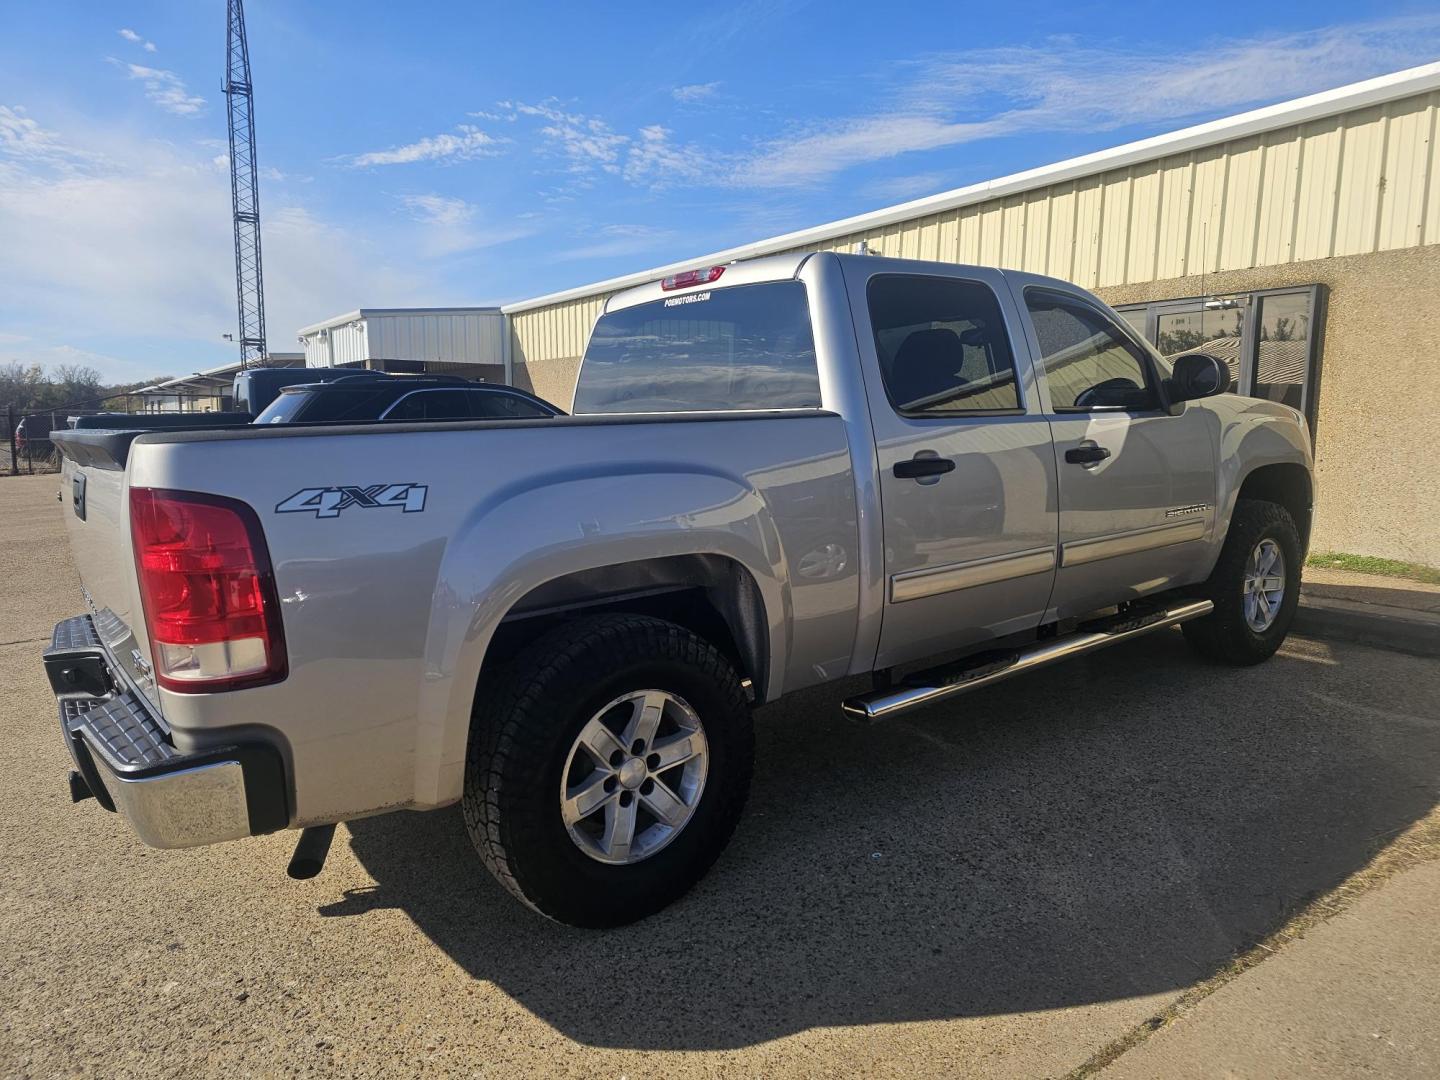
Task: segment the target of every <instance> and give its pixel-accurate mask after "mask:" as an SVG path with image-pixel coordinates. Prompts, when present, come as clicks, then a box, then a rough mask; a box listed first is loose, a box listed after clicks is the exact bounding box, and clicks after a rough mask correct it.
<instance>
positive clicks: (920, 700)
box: [840, 600, 1215, 723]
mask: <svg viewBox="0 0 1440 1080" xmlns="http://www.w3.org/2000/svg"><path fill="white" fill-rule="evenodd" d="M1214 607H1215V605H1214V604H1212V603H1211V602H1210V601H1209V600H1191V601H1188V602H1186V603H1183V604H1175V605H1172V606H1170V607H1167V608H1162V609H1160V610H1157V611H1153V612H1149V613H1147V614H1144V615H1119V616H1115V617H1114V618H1112V619H1109V620H1107V621H1106V622H1105V623H1102V624H1100V625H1101V626H1102V627H1103V628H1102V629H1098V630H1079V631H1077V632H1075V633H1073V634H1067V635H1066V636H1065V637H1061V638H1055V639H1053V640H1051V641H1045V642H1039V643H1037V644H1035V645H1032V646H1030V647H1028V648H1025V649H1021V650H1018V651H1015V652H1010V653H1003V654H1000V655H999V656H995V655H993V654H992V655H991V656H989V657H988V658H985V659H981V660H980V661H978V662H977V661H976V660H975V659H973V658H972V659H971V660H969V661H968V662H967V663H966V664H965V666H959V667H953V666H952V667H943V668H933V669H931V670H930V671H921V672H917V673H916V674H914V675H912V676H910V677H909V679H907V680H906V682H905V683H903V684H901V685H900V686H896V687H892V688H891V689H888V690H872V691H871V692H870V693H868V694H860V695H858V696H857V697H853V698H850V699H849V700H847V701H846V702H845V703H844V704H843V705H841V706H840V707H841V709H842V710H843V711H844V713H845V715H846V716H848V717H850V719H852V720H859V721H863V722H865V723H874V722H875V721H877V720H888V719H889V718H890V717H892V716H898V715H900V714H901V713H906V712H909V711H910V710H911V709H918V708H921V707H922V706H925V705H933V704H935V703H936V702H937V701H944V700H946V699H947V698H952V697H955V696H956V695H959V694H963V693H965V692H966V691H967V690H974V689H977V688H978V687H981V686H989V685H991V684H992V683H997V682H1001V681H1003V680H1005V679H1009V678H1013V677H1014V676H1016V675H1021V674H1024V673H1025V672H1027V671H1034V670H1035V669H1036V668H1042V667H1047V666H1049V665H1050V664H1057V663H1059V662H1060V661H1061V660H1068V659H1070V658H1071V657H1072V656H1080V655H1082V654H1084V653H1089V652H1094V651H1095V650H1096V649H1103V648H1106V647H1107V646H1110V645H1117V644H1119V643H1120V642H1122V641H1129V640H1131V639H1132V638H1137V637H1141V636H1142V635H1144V634H1148V633H1150V632H1151V631H1154V630H1164V629H1165V628H1166V627H1170V626H1179V625H1180V624H1181V623H1183V622H1189V621H1190V620H1191V619H1198V618H1200V616H1202V615H1208V614H1210V612H1211V611H1212V610H1213V609H1214Z"/></svg>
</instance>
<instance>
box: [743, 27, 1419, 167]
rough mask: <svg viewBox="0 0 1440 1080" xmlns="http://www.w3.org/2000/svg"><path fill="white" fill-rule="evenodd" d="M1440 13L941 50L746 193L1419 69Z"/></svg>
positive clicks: (808, 140) (792, 150) (749, 163)
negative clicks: (1252, 31) (881, 99)
mask: <svg viewBox="0 0 1440 1080" xmlns="http://www.w3.org/2000/svg"><path fill="white" fill-rule="evenodd" d="M1437 50H1440V16H1432V15H1421V16H1412V17H1406V18H1398V19H1390V20H1385V21H1379V22H1371V23H1360V24H1351V25H1347V26H1336V27H1329V28H1325V29H1322V30H1315V31H1307V32H1303V33H1295V34H1277V35H1270V36H1267V37H1259V38H1257V37H1249V38H1246V39H1245V40H1243V41H1240V42H1235V43H1228V44H1226V43H1220V44H1215V45H1212V46H1210V47H1207V48H1205V49H1197V50H1196V51H1194V52H1193V53H1191V54H1189V55H1187V56H1186V57H1185V58H1184V62H1183V63H1177V62H1176V58H1175V56H1174V55H1172V54H1166V53H1161V52H1157V51H1156V50H1153V49H1148V48H1143V47H1136V48H1133V49H1117V48H1100V47H1087V46H1083V45H1078V44H1077V43H1076V42H1074V41H1073V40H1070V39H1065V40H1057V41H1054V42H1051V43H1048V44H1047V45H1045V46H1043V47H1040V46H1028V47H1010V48H999V49H983V50H974V51H970V52H967V53H965V54H963V55H959V54H955V55H938V56H933V57H930V58H928V59H926V60H923V61H919V62H917V63H915V64H913V65H910V66H909V67H908V69H907V72H906V74H907V78H906V79H905V80H904V81H903V82H902V83H900V84H899V85H898V86H897V87H896V88H895V89H894V91H893V92H892V95H891V97H892V100H891V101H890V102H888V103H887V107H886V108H884V109H883V110H879V111H877V112H875V113H873V114H868V115H861V116H854V117H849V118H843V119H838V120H833V121H829V122H822V123H818V124H815V125H813V126H812V127H811V128H809V129H808V130H806V129H803V128H802V129H801V130H800V131H798V132H797V133H795V134H792V135H790V136H788V137H784V138H779V139H776V140H774V141H772V142H771V143H770V144H769V145H767V146H764V147H762V149H761V150H760V151H759V152H758V153H755V154H753V155H750V156H749V157H748V158H742V159H740V160H738V161H736V162H735V164H734V167H733V169H732V170H731V172H730V180H731V182H732V183H733V184H735V185H736V186H740V187H761V188H778V187H806V186H811V185H815V184H819V183H822V182H824V181H826V180H828V179H830V178H831V177H833V176H834V175H835V174H837V173H839V172H841V171H843V170H845V169H848V168H851V167H853V166H857V165H864V164H870V163H874V162H879V161H884V160H887V159H891V158H895V157H898V156H900V155H902V154H911V153H916V152H922V151H926V150H934V149H938V148H941V147H953V146H959V145H963V144H965V143H971V142H976V141H979V140H982V139H991V138H998V137H1002V136H1007V135H1015V134H1021V133H1027V132H1061V131H1107V130H1113V129H1116V128H1121V127H1126V126H1129V125H1140V124H1158V123H1167V122H1173V121H1177V120H1183V119H1186V118H1189V117H1194V116H1198V115H1201V114H1205V113H1213V112H1215V111H1217V110H1221V109H1235V108H1241V107H1244V106H1246V105H1251V104H1256V103H1259V102H1263V101H1270V100H1277V99H1282V98H1287V97H1294V96H1298V95H1302V94H1306V93H1313V92H1315V91H1317V90H1321V89H1324V88H1326V87H1331V86H1337V85H1340V84H1343V83H1345V82H1349V81H1352V80H1357V79H1362V78H1365V77H1367V76H1372V75H1376V74H1379V73H1381V72H1384V71H1389V70H1394V69H1396V68H1401V67H1405V66H1406V65H1408V64H1414V63H1420V62H1423V61H1424V60H1426V59H1429V58H1431V57H1433V56H1434V55H1435V53H1436V52H1437Z"/></svg>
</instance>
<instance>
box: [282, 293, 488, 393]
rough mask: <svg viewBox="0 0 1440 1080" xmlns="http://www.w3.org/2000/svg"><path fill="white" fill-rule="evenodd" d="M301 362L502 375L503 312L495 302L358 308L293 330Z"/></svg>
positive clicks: (322, 365)
mask: <svg viewBox="0 0 1440 1080" xmlns="http://www.w3.org/2000/svg"><path fill="white" fill-rule="evenodd" d="M299 337H300V344H301V346H302V347H303V348H304V350H305V366H306V367H342V366H346V365H353V366H355V367H362V368H370V369H373V370H377V371H404V372H418V371H432V372H445V373H449V374H459V375H465V376H468V377H470V378H474V379H484V380H485V381H487V382H505V381H507V380H506V377H505V376H506V359H505V358H506V343H507V340H508V335H507V334H506V333H505V317H504V316H503V315H502V314H501V313H500V309H499V308H496V307H472V308H360V309H359V310H357V311H352V312H349V313H348V314H345V315H337V316H335V317H334V318H333V319H326V320H325V321H324V322H318V323H315V324H314V325H313V326H307V327H305V328H304V329H302V330H300V331H299Z"/></svg>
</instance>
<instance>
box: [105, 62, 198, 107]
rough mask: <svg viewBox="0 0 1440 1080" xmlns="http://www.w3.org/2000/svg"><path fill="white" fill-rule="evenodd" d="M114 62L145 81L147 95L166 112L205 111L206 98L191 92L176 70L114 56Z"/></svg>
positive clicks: (131, 74)
mask: <svg viewBox="0 0 1440 1080" xmlns="http://www.w3.org/2000/svg"><path fill="white" fill-rule="evenodd" d="M112 62H113V63H115V64H118V65H119V66H120V67H121V68H123V69H124V70H125V71H126V73H127V74H128V75H129V76H130V78H132V79H138V80H139V81H140V82H142V83H144V84H145V96H146V97H147V98H149V99H150V100H151V101H152V102H154V103H155V104H156V105H157V106H159V107H160V108H162V109H164V110H165V111H166V112H168V113H171V114H173V115H175V116H198V115H199V114H200V113H201V112H203V111H204V109H205V99H204V98H203V97H199V96H198V95H196V94H192V93H190V90H189V88H188V87H186V85H185V80H184V79H182V78H180V76H179V75H176V74H175V72H173V71H165V70H163V69H161V68H152V67H146V66H145V65H144V64H130V63H126V62H124V61H121V60H114V59H113V58H112Z"/></svg>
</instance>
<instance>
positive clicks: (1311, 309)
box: [1119, 285, 1323, 423]
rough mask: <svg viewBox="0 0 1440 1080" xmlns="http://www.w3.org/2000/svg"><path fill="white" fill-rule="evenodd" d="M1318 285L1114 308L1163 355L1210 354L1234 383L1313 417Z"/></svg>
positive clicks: (1244, 391)
mask: <svg viewBox="0 0 1440 1080" xmlns="http://www.w3.org/2000/svg"><path fill="white" fill-rule="evenodd" d="M1322 288H1323V287H1322V286H1319V285H1302V286H1299V287H1296V288H1287V289H1266V290H1260V291H1256V292H1248V293H1236V294H1234V295H1231V296H1210V297H1199V296H1196V297H1190V298H1188V299H1185V300H1160V301H1156V302H1154V303H1150V304H1131V305H1127V306H1126V307H1124V308H1121V309H1119V314H1120V315H1121V316H1122V317H1124V319H1125V321H1126V322H1128V323H1129V324H1130V326H1131V327H1132V328H1134V330H1135V331H1136V332H1137V333H1139V334H1141V335H1142V336H1143V337H1144V338H1145V339H1146V340H1147V341H1149V342H1150V343H1151V344H1152V345H1154V346H1155V347H1156V348H1157V349H1159V350H1160V352H1162V353H1164V354H1165V356H1167V357H1169V358H1171V359H1174V358H1175V357H1177V356H1180V355H1181V354H1183V353H1187V352H1207V353H1212V354H1213V355H1215V356H1217V357H1219V358H1220V359H1222V360H1224V361H1225V363H1226V365H1227V366H1228V367H1229V368H1230V380H1231V389H1233V390H1234V391H1235V392H1236V393H1238V394H1244V395H1246V396H1247V397H1258V398H1266V399H1267V400H1270V401H1279V402H1282V403H1283V404H1286V405H1289V406H1291V407H1292V408H1296V409H1299V410H1300V411H1301V412H1302V413H1304V414H1305V415H1306V416H1307V417H1312V423H1313V415H1314V403H1315V394H1316V386H1315V380H1316V377H1317V371H1316V367H1317V364H1316V360H1317V358H1318V355H1319V348H1320V336H1321V323H1322V302H1323V293H1322V291H1321V290H1322Z"/></svg>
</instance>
